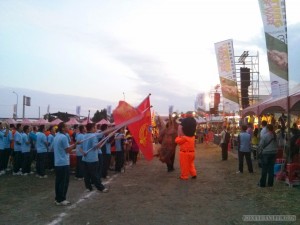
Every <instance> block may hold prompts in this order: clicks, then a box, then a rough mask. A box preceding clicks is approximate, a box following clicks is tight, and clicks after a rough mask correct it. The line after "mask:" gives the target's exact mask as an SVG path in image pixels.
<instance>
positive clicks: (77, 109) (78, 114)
mask: <svg viewBox="0 0 300 225" xmlns="http://www.w3.org/2000/svg"><path fill="white" fill-rule="evenodd" d="M80 111H81V106H80V105H78V106H76V115H77V116H80Z"/></svg>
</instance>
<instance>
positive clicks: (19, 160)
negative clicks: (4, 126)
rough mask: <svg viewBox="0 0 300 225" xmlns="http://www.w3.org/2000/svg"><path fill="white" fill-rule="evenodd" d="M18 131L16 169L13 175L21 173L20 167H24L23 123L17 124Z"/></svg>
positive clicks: (15, 147) (15, 143)
mask: <svg viewBox="0 0 300 225" xmlns="http://www.w3.org/2000/svg"><path fill="white" fill-rule="evenodd" d="M16 129H17V130H16V133H15V135H14V170H13V175H21V174H22V172H21V171H20V169H21V168H22V148H21V144H22V135H21V133H22V125H21V124H20V123H18V124H17V127H16Z"/></svg>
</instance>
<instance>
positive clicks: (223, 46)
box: [215, 39, 240, 112]
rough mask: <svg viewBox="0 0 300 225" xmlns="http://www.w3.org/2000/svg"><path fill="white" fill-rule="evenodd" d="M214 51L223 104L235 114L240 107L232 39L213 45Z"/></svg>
mask: <svg viewBox="0 0 300 225" xmlns="http://www.w3.org/2000/svg"><path fill="white" fill-rule="evenodd" d="M215 51H216V56H217V63H218V70H219V76H220V83H221V89H222V95H223V104H224V105H225V104H226V105H228V104H229V105H230V109H231V111H233V112H237V111H239V109H240V107H239V95H238V88H237V83H236V71H235V62H234V51H233V41H232V39H230V40H225V41H221V42H218V43H215Z"/></svg>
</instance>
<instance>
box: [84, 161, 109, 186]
mask: <svg viewBox="0 0 300 225" xmlns="http://www.w3.org/2000/svg"><path fill="white" fill-rule="evenodd" d="M92 183H93V184H94V185H95V187H96V188H97V189H98V190H100V191H102V190H103V189H104V188H105V187H104V185H103V184H102V183H101V177H100V174H99V162H98V161H97V162H84V184H85V187H86V188H87V189H89V190H93V187H92Z"/></svg>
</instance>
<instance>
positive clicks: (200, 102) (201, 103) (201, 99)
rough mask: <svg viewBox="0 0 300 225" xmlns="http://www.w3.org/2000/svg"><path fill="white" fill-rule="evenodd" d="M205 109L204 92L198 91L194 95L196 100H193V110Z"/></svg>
mask: <svg viewBox="0 0 300 225" xmlns="http://www.w3.org/2000/svg"><path fill="white" fill-rule="evenodd" d="M199 108H200V109H202V110H205V109H206V107H205V93H199V94H198V95H197V97H196V102H195V110H198V109H199Z"/></svg>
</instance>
